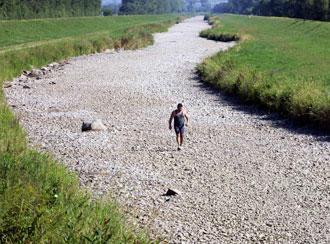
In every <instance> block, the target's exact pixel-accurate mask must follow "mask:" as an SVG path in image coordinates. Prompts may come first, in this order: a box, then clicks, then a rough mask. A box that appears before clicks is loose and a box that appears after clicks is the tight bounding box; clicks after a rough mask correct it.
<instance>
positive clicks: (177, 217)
mask: <svg viewBox="0 0 330 244" xmlns="http://www.w3.org/2000/svg"><path fill="white" fill-rule="evenodd" d="M205 28H208V25H207V24H206V23H204V22H203V21H202V18H201V17H196V18H192V19H189V20H186V21H185V22H183V23H181V24H178V25H175V26H173V27H172V28H171V29H170V30H169V32H167V33H161V34H157V35H155V44H154V45H153V46H150V47H148V48H145V49H142V50H137V51H124V52H118V53H116V52H115V53H103V54H96V55H90V56H83V57H78V58H73V59H71V60H69V63H68V64H66V65H64V66H62V67H60V69H58V70H57V71H55V72H51V73H48V74H47V75H44V76H42V77H41V79H38V80H37V79H29V80H28V81H24V82H22V81H21V82H20V81H18V80H15V81H14V82H13V83H12V84H13V86H11V87H8V88H6V89H5V92H6V96H7V99H8V104H10V105H12V106H13V109H14V111H15V113H16V115H17V117H18V118H19V120H20V121H21V124H22V125H23V126H24V128H25V129H26V131H27V133H28V138H29V140H30V142H31V144H32V145H34V146H35V147H37V148H39V149H41V150H46V151H49V152H51V153H53V154H54V155H55V156H56V157H57V158H58V159H60V160H61V161H63V162H64V163H65V164H66V165H67V166H68V167H69V168H70V169H71V170H74V171H76V172H77V173H78V175H79V177H80V180H81V184H82V185H84V186H87V187H88V188H90V189H92V191H93V193H94V194H95V195H96V196H98V195H104V194H106V193H108V192H111V194H112V195H113V196H114V197H115V199H116V200H117V201H118V202H119V203H120V204H121V205H122V206H123V209H125V210H127V211H128V212H129V216H130V217H131V219H132V220H135V221H136V222H137V223H139V224H140V225H141V226H143V227H147V228H148V229H149V231H150V233H152V235H153V236H157V237H160V238H164V240H167V241H169V242H171V243H181V242H187V243H202V242H204V243H233V242H234V243H244V242H255V241H260V242H282V243H288V242H290V243H302V242H306V243H326V242H328V241H329V221H328V220H329V200H330V199H329V159H330V155H329V152H330V143H329V142H327V141H326V140H322V137H318V136H311V135H306V134H298V133H295V132H293V131H292V130H289V129H285V128H281V127H276V126H274V125H273V123H272V121H269V120H267V119H266V118H267V116H266V115H263V114H261V113H258V112H257V113H251V111H250V110H251V108H250V107H249V106H241V107H240V108H239V109H238V108H237V107H236V105H234V104H233V103H231V102H230V101H228V99H227V98H224V97H222V96H221V95H220V94H218V93H216V92H213V91H212V90H211V89H209V88H206V87H204V86H203V85H202V84H201V83H200V82H199V81H198V80H197V79H196V76H195V74H194V68H195V66H196V65H197V64H198V63H200V62H201V61H202V60H203V59H204V58H206V57H207V56H209V55H212V54H215V53H216V52H218V51H219V50H225V49H227V48H229V47H230V46H232V45H234V44H233V43H227V44H226V43H219V42H218V43H216V42H213V41H209V40H206V39H202V38H199V37H198V34H199V32H200V31H201V30H202V29H205ZM24 87H25V88H24ZM178 102H183V103H184V104H185V105H186V107H187V109H188V111H189V113H190V116H191V127H190V128H189V130H188V135H187V141H186V144H185V145H184V147H183V151H181V152H178V151H176V145H175V141H174V135H173V132H170V131H169V130H168V124H167V121H168V118H169V115H170V113H171V111H172V110H173V109H174V108H175V106H176V104H177V103H178ZM94 119H102V121H103V122H104V124H105V125H106V126H107V128H108V129H107V130H106V131H101V132H94V131H93V132H84V133H82V132H81V124H82V122H83V121H87V122H88V121H90V122H91V121H92V120H94ZM168 188H171V189H177V190H178V191H180V193H179V195H177V196H173V197H167V196H162V194H164V193H165V192H166V191H167V189H168Z"/></svg>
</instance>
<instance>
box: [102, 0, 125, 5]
mask: <svg viewBox="0 0 330 244" xmlns="http://www.w3.org/2000/svg"><path fill="white" fill-rule="evenodd" d="M109 3H121V0H102V4H103V5H105V4H109Z"/></svg>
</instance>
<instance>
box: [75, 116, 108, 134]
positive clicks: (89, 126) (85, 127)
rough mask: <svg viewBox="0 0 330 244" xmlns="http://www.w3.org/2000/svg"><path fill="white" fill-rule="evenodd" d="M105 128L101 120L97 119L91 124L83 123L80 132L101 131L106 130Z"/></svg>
mask: <svg viewBox="0 0 330 244" xmlns="http://www.w3.org/2000/svg"><path fill="white" fill-rule="evenodd" d="M106 129H107V127H106V126H105V125H104V124H103V123H102V120H100V119H97V120H95V121H93V122H92V123H86V122H83V124H82V126H81V130H82V131H83V132H84V131H90V130H94V131H102V130H106Z"/></svg>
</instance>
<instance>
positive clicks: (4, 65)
mask: <svg viewBox="0 0 330 244" xmlns="http://www.w3.org/2000/svg"><path fill="white" fill-rule="evenodd" d="M96 18H97V17H96ZM136 18H138V17H136V16H135V17H132V19H133V21H131V22H129V23H130V26H128V28H126V27H127V25H125V28H123V29H121V28H118V29H117V33H114V35H113V36H115V37H113V36H112V35H111V36H109V35H102V36H101V37H100V36H96V37H93V36H91V37H89V38H87V39H79V38H73V39H65V40H63V41H58V42H55V43H47V44H45V45H39V46H37V47H30V48H25V49H19V50H11V51H8V52H5V53H2V54H1V55H0V67H1V69H0V81H1V82H0V84H1V86H2V85H3V81H4V80H9V79H11V78H13V77H15V76H17V75H18V74H20V73H21V72H22V71H23V70H25V69H31V68H32V67H40V66H42V65H45V64H48V63H50V62H53V61H59V60H62V59H66V58H69V57H72V56H77V55H81V54H89V53H94V52H100V51H103V50H105V49H108V48H129V49H135V48H140V47H144V46H146V45H148V44H151V43H152V41H153V38H152V33H154V32H161V31H165V30H166V29H167V28H168V27H169V26H170V25H172V24H174V23H175V22H176V21H178V19H177V17H175V16H167V17H164V16H153V20H152V23H150V22H148V21H145V24H144V25H143V24H142V23H141V22H140V24H139V25H138V26H137V27H136V24H135V22H134V19H136ZM141 18H142V19H143V18H145V17H141ZM157 19H158V21H157ZM126 20H127V21H129V17H127V19H126ZM48 21H49V20H48ZM54 21H56V20H54ZM67 21H68V23H69V22H70V21H72V19H68V20H67ZM1 24H2V23H1ZM68 25H69V24H68ZM88 28H91V29H89V31H90V32H92V30H93V25H90V26H89V27H88ZM55 29H56V28H55ZM62 30H63V27H62ZM70 30H71V27H68V30H67V31H70ZM46 31H47V30H45V32H46ZM63 31H64V30H63ZM0 199H1V200H0V242H1V243H16V242H70V243H76V242H79V243H81V242H83V243H84V242H99V243H105V242H110V243H146V242H149V240H148V238H147V237H146V235H145V234H136V233H135V232H134V231H132V230H131V229H129V228H128V227H127V226H126V225H125V224H124V223H123V217H122V215H121V214H120V213H119V210H118V209H117V208H116V207H115V206H114V204H113V203H111V202H110V203H109V201H107V202H105V201H101V200H98V201H92V200H91V196H90V195H89V193H87V192H85V191H83V190H81V189H80V188H79V181H78V179H77V176H76V175H75V174H73V173H69V172H68V171H67V169H66V168H65V167H64V166H61V165H60V164H59V163H57V162H55V161H54V159H53V158H52V157H51V156H49V155H46V154H42V153H39V152H36V151H35V150H32V149H29V148H28V147H27V142H26V137H25V133H24V131H23V129H22V128H21V127H20V126H19V123H18V120H17V119H16V118H15V117H14V115H13V114H12V112H11V110H10V108H9V107H8V106H7V104H6V102H5V99H4V94H3V91H2V90H1V93H0Z"/></svg>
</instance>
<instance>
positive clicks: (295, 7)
mask: <svg viewBox="0 0 330 244" xmlns="http://www.w3.org/2000/svg"><path fill="white" fill-rule="evenodd" d="M213 12H215V13H236V14H255V15H265V16H286V17H292V18H302V19H313V20H329V19H330V4H329V0H229V1H228V2H227V3H221V4H218V5H216V6H215V7H214V9H213Z"/></svg>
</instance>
